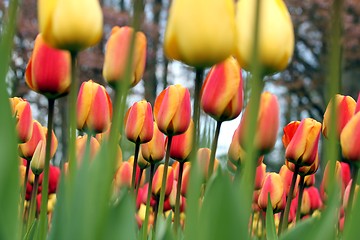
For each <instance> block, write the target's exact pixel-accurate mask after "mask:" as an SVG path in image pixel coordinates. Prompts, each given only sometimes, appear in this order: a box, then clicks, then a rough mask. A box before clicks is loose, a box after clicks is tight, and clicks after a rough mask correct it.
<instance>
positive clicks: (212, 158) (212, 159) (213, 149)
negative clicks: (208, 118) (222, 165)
mask: <svg viewBox="0 0 360 240" xmlns="http://www.w3.org/2000/svg"><path fill="white" fill-rule="evenodd" d="M221 124H222V121H217V123H216V130H215V135H214V140H213V142H212V146H211V154H210V163H209V169H208V177H207V179H209V178H210V177H211V174H212V173H213V171H214V162H215V155H216V149H217V144H218V139H219V134H220V128H221Z"/></svg>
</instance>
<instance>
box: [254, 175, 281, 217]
mask: <svg viewBox="0 0 360 240" xmlns="http://www.w3.org/2000/svg"><path fill="white" fill-rule="evenodd" d="M268 193H270V201H271V206H272V208H273V210H276V209H277V206H278V205H279V204H281V203H282V198H283V195H284V185H283V182H282V179H281V177H280V175H279V174H277V173H269V174H268V175H266V176H265V179H264V182H263V185H262V188H261V189H260V193H259V199H258V204H259V207H260V208H261V209H263V210H264V211H265V210H266V208H267V205H268Z"/></svg>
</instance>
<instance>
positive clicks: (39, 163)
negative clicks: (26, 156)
mask: <svg viewBox="0 0 360 240" xmlns="http://www.w3.org/2000/svg"><path fill="white" fill-rule="evenodd" d="M45 148H46V144H45V142H44V141H43V140H40V141H39V143H38V145H37V147H36V149H35V152H34V155H33V157H32V160H31V163H30V167H31V171H32V172H33V173H34V174H35V175H40V173H42V172H43V171H44V167H45Z"/></svg>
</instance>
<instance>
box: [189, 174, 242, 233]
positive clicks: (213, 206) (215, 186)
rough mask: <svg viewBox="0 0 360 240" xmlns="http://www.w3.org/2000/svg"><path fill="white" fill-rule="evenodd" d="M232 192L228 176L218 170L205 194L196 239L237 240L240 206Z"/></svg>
mask: <svg viewBox="0 0 360 240" xmlns="http://www.w3.org/2000/svg"><path fill="white" fill-rule="evenodd" d="M234 192H235V191H234V185H233V184H232V183H231V182H230V178H229V176H228V175H227V174H224V173H222V171H221V170H220V168H219V171H218V172H217V175H216V176H215V178H214V180H213V181H212V183H211V184H209V186H208V189H207V191H206V193H205V197H204V202H203V205H202V209H201V212H200V221H199V224H198V226H197V229H198V234H199V238H196V239H204V240H205V239H206V240H211V239H214V240H215V239H216V240H217V239H238V237H239V235H238V224H239V222H240V221H241V217H240V214H239V212H240V205H239V201H238V199H237V197H236V194H235V193H234ZM191 239H195V238H192V237H191Z"/></svg>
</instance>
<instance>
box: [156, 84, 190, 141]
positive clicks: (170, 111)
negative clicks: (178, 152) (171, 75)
mask: <svg viewBox="0 0 360 240" xmlns="http://www.w3.org/2000/svg"><path fill="white" fill-rule="evenodd" d="M154 118H155V121H156V123H157V125H158V128H159V130H160V131H161V132H163V133H164V134H166V135H168V136H169V135H171V136H172V135H178V134H181V133H184V132H185V131H186V130H187V129H188V127H189V125H190V118H191V105H190V93H189V90H188V89H186V88H184V87H183V86H181V85H180V84H176V85H171V86H169V87H167V88H166V89H165V90H163V91H162V92H161V93H160V94H159V96H158V97H157V98H156V100H155V105H154Z"/></svg>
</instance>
